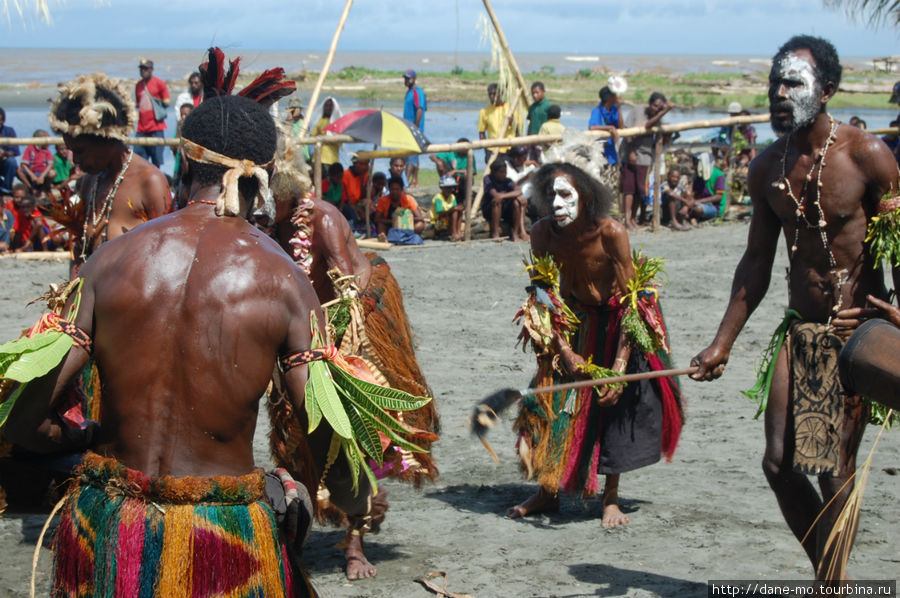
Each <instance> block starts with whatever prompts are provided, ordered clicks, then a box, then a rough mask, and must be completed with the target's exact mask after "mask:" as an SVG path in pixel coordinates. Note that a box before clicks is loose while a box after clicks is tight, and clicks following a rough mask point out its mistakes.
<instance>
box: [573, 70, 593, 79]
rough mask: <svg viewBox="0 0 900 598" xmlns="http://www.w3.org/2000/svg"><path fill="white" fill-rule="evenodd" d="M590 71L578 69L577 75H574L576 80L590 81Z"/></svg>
mask: <svg viewBox="0 0 900 598" xmlns="http://www.w3.org/2000/svg"><path fill="white" fill-rule="evenodd" d="M591 73H592V71H591V69H579V70H578V72H577V73H575V78H576V79H590V78H591Z"/></svg>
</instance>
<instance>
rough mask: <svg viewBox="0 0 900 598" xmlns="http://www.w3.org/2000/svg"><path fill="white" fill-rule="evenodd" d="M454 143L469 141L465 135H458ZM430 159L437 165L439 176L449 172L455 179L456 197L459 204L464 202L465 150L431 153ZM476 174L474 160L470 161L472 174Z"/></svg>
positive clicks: (466, 162)
mask: <svg viewBox="0 0 900 598" xmlns="http://www.w3.org/2000/svg"><path fill="white" fill-rule="evenodd" d="M456 143H469V140H468V139H467V138H466V137H460V138H459V139H457V140H456ZM431 161H432V162H434V164H435V166H436V167H437V172H438V175H439V176H444V175H445V174H449V175H450V176H452V177H453V178H454V179H456V189H457V191H456V199H457V203H459V204H460V205H462V204H464V203H465V202H466V193H467V192H468V189H467V188H466V168H467V167H468V165H469V158H468V155H467V154H466V151H465V150H460V151H458V152H440V153H438V154H432V155H431ZM476 174H478V173H477V172H476V170H475V161H474V160H473V161H472V176H473V177H474V176H475V175H476Z"/></svg>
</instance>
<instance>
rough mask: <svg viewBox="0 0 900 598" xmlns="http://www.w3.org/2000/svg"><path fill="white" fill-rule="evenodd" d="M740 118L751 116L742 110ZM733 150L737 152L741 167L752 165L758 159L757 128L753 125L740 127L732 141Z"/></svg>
mask: <svg viewBox="0 0 900 598" xmlns="http://www.w3.org/2000/svg"><path fill="white" fill-rule="evenodd" d="M738 116H750V112H749V111H747V110H741V112H740V114H739V115H738ZM731 145H732V148H733V149H734V151H736V152H737V153H738V154H737V158H738V165H739V166H746V165H748V164H750V162H751V161H752V160H753V158H755V157H756V148H755V147H754V146H755V145H756V127H754V126H753V125H751V124H745V125H738V126H737V128H736V129H735V131H734V139H732V143H731Z"/></svg>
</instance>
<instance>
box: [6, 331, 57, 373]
mask: <svg viewBox="0 0 900 598" xmlns="http://www.w3.org/2000/svg"><path fill="white" fill-rule="evenodd" d="M39 336H43V337H45V338H44V339H42V341H41V342H45V344H44V345H43V346H41V348H40V350H30V351H25V352H23V353H21V354H19V356H18V359H16V360H15V361H14V362H13V363H10V364H9V366H8V367H7V368H6V371H5V372H3V377H4V378H10V379H12V380H16V381H17V382H28V381H29V380H34V379H35V378H40V377H41V376H44V375H46V374H47V373H48V372H49V371H51V370H52V369H53V368H55V367H56V366H58V365H59V363H60V362H61V361H62V360H63V358H64V357H65V356H66V353H68V352H69V349H71V348H72V337H71V336H69V335H68V334H64V333H62V332H58V331H56V330H48V331H46V332H42V333H41V334H39V335H36V336H35V337H34V338H37V337H39ZM28 340H33V339H28ZM7 344H8V343H7Z"/></svg>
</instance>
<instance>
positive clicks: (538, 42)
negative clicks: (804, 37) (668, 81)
mask: <svg viewBox="0 0 900 598" xmlns="http://www.w3.org/2000/svg"><path fill="white" fill-rule="evenodd" d="M19 1H20V3H21V2H24V3H26V4H32V3H33V0H19ZM47 2H48V3H49V7H50V12H51V16H52V23H50V24H47V23H44V22H42V21H40V20H39V19H37V18H35V16H34V15H33V14H26V15H25V18H24V21H25V22H24V23H23V19H22V18H20V17H19V15H18V14H16V13H15V12H12V14H10V15H8V19H7V18H2V19H0V31H2V34H0V47H16V48H34V47H40V48H135V49H140V48H148V49H151V48H152V49H155V48H167V49H168V48H171V49H192V48H198V47H207V46H208V45H210V44H216V45H220V46H222V47H224V48H234V49H241V48H244V49H261V50H319V51H323V50H327V48H328V47H329V45H330V42H331V36H332V35H333V33H334V29H335V26H336V25H337V22H338V19H339V17H340V14H341V12H342V9H343V5H344V1H343V0H305V1H302V2H298V1H297V0H240V1H236V0H216V1H213V0H176V1H175V2H148V1H147V0H47ZM4 4H6V5H9V6H12V5H13V0H0V7H2V6H4ZM492 6H493V7H494V11H495V12H496V14H497V17H498V19H499V20H500V23H501V25H502V27H503V29H504V32H505V34H506V36H507V38H508V40H509V44H510V47H511V48H512V50H513V51H514V52H554V53H557V52H558V53H573V54H621V53H624V54H667V53H668V54H722V55H760V56H771V55H772V54H773V53H774V51H775V50H776V49H777V47H778V46H779V45H780V44H781V43H783V42H784V41H785V40H787V39H788V38H789V37H790V36H792V35H794V34H797V33H811V34H814V35H819V36H822V37H825V38H827V39H830V40H831V41H832V43H834V45H835V46H836V47H837V49H838V52H839V53H840V54H841V55H845V56H871V57H881V56H890V55H896V54H900V29H879V30H872V29H867V28H866V27H864V26H862V25H859V24H854V23H853V22H851V21H850V20H849V19H848V18H847V16H846V15H845V14H844V13H843V12H835V11H833V10H830V9H826V8H824V6H823V0H719V1H714V0H615V1H613V0H555V1H550V2H548V1H547V0H493V1H492ZM10 10H12V9H10ZM483 11H484V8H483V5H482V3H481V2H480V1H478V0H437V1H435V0H425V1H421V2H387V1H385V0H356V1H355V2H354V4H353V8H352V9H351V11H350V18H349V20H348V22H347V25H346V27H345V28H344V32H343V34H342V37H341V40H340V44H339V46H338V48H339V49H340V50H347V51H365V50H369V51H379V50H381V51H416V50H422V51H430V52H441V51H446V52H453V51H456V50H459V51H461V52H462V51H485V48H486V46H485V45H484V44H483V43H482V42H481V35H480V33H479V32H478V31H477V29H476V22H477V19H478V15H479V13H482V12H483Z"/></svg>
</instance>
